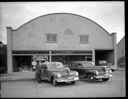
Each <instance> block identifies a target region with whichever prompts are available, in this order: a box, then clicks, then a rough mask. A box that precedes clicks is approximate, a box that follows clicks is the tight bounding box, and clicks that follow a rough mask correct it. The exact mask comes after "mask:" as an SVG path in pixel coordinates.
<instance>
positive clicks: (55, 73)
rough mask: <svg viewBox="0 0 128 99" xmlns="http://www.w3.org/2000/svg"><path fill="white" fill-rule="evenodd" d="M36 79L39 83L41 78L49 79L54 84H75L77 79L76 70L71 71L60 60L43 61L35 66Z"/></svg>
mask: <svg viewBox="0 0 128 99" xmlns="http://www.w3.org/2000/svg"><path fill="white" fill-rule="evenodd" d="M35 75H36V79H37V81H38V82H39V83H41V81H42V80H47V81H50V82H51V83H52V84H53V85H54V86H56V85H57V83H59V82H66V83H72V84H75V82H76V81H77V80H79V77H78V72H77V71H71V70H70V69H69V68H68V67H64V66H63V64H62V63H61V62H44V63H43V64H42V65H38V66H37V71H36V72H35Z"/></svg>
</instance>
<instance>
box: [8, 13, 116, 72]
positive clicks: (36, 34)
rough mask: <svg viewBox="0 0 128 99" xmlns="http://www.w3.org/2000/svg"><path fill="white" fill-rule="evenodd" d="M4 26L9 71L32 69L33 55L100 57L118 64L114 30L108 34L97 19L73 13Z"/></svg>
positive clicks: (66, 60) (68, 58) (62, 59)
mask: <svg viewBox="0 0 128 99" xmlns="http://www.w3.org/2000/svg"><path fill="white" fill-rule="evenodd" d="M6 29H7V52H8V57H7V62H8V73H11V72H15V71H17V70H18V69H19V68H20V67H21V66H23V65H26V66H27V67H28V68H31V63H32V58H33V56H36V55H42V56H45V57H47V60H48V61H60V62H62V63H64V64H68V63H70V62H71V61H79V60H87V61H92V62H94V64H95V65H98V61H99V60H106V61H108V62H110V63H112V64H115V65H116V64H117V54H116V33H112V34H110V33H108V32H107V31H106V30H105V29H104V28H103V27H101V26H100V25H99V24H97V23H96V22H94V21H92V20H90V19H88V18H86V17H83V16H80V15H76V14H72V13H52V14H47V15H43V16H40V17H37V18H35V19H33V20H31V21H29V22H27V23H25V24H23V25H22V26H20V27H19V28H17V29H15V30H14V29H12V27H6Z"/></svg>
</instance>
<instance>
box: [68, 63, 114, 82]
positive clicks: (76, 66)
mask: <svg viewBox="0 0 128 99" xmlns="http://www.w3.org/2000/svg"><path fill="white" fill-rule="evenodd" d="M69 68H70V69H71V70H75V71H78V73H79V77H84V78H85V79H88V81H89V82H95V81H96V80H98V79H102V81H108V80H109V78H110V77H111V76H112V71H111V70H110V68H106V67H105V66H103V67H100V66H95V65H94V64H93V63H92V62H90V61H72V62H71V64H70V66H69Z"/></svg>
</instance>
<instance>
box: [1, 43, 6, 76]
mask: <svg viewBox="0 0 128 99" xmlns="http://www.w3.org/2000/svg"><path fill="white" fill-rule="evenodd" d="M1 73H7V44H3V42H2V41H0V74H1Z"/></svg>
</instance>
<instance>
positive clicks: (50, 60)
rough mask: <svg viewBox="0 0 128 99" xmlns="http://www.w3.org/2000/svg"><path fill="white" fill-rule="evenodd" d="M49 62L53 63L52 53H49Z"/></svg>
mask: <svg viewBox="0 0 128 99" xmlns="http://www.w3.org/2000/svg"><path fill="white" fill-rule="evenodd" d="M49 62H52V56H51V51H49Z"/></svg>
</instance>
